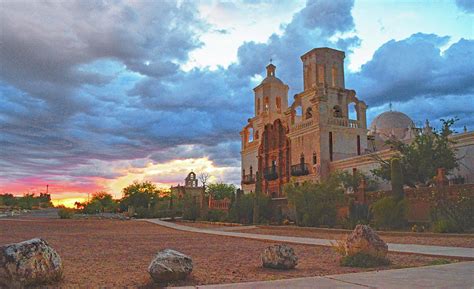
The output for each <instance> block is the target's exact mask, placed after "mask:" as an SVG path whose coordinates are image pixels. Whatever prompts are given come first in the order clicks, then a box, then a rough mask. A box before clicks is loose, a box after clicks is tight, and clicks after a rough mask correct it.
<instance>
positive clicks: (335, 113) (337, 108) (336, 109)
mask: <svg viewBox="0 0 474 289" xmlns="http://www.w3.org/2000/svg"><path fill="white" fill-rule="evenodd" d="M332 110H333V116H334V117H342V109H341V107H340V106H339V105H335V106H334V107H333V108H332Z"/></svg>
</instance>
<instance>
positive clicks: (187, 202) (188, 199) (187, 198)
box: [183, 194, 200, 221]
mask: <svg viewBox="0 0 474 289" xmlns="http://www.w3.org/2000/svg"><path fill="white" fill-rule="evenodd" d="M199 210H200V207H199V202H198V200H197V197H195V196H192V195H190V194H185V195H184V198H183V219H185V220H191V221H196V219H198V218H199Z"/></svg>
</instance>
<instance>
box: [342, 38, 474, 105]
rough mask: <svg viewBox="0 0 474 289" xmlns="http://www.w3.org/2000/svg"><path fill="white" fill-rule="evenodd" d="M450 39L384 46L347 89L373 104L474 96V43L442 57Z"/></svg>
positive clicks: (454, 46)
mask: <svg viewBox="0 0 474 289" xmlns="http://www.w3.org/2000/svg"><path fill="white" fill-rule="evenodd" d="M448 40H449V38H448V37H439V36H437V35H433V34H421V33H419V34H414V35H412V36H410V37H409V38H407V39H403V40H400V41H394V40H391V41H389V42H387V43H385V44H384V45H382V46H381V47H380V48H379V49H378V50H377V51H376V52H375V53H374V56H373V58H372V60H370V61H369V62H367V63H366V64H364V65H363V66H362V68H361V71H360V72H359V73H355V74H352V75H349V77H348V81H347V82H348V85H349V86H352V87H354V88H355V89H356V90H357V91H358V93H359V94H360V95H361V96H362V97H363V98H364V99H365V100H366V101H367V102H368V103H369V104H370V105H374V106H376V105H380V104H383V103H386V102H389V101H407V100H410V99H413V98H415V97H418V96H425V97H436V96H441V95H448V94H452V95H465V94H472V93H474V65H473V64H474V63H473V59H474V41H473V40H466V39H461V40H459V41H458V42H456V43H454V44H452V45H451V46H450V47H449V48H448V49H447V50H446V51H445V52H444V53H443V54H441V51H440V47H441V46H443V45H445V44H446V43H447V41H448Z"/></svg>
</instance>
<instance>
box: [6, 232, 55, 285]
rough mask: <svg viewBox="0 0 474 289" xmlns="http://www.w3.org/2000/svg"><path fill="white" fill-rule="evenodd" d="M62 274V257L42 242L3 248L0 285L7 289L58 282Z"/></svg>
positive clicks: (38, 240)
mask: <svg viewBox="0 0 474 289" xmlns="http://www.w3.org/2000/svg"><path fill="white" fill-rule="evenodd" d="M62 272H63V270H62V263H61V258H60V257H59V254H58V253H57V252H56V251H55V250H54V249H53V248H51V247H50V246H49V245H48V243H47V242H46V241H45V240H43V239H40V238H35V239H31V240H28V241H24V242H20V243H15V244H9V245H5V246H1V247H0V285H3V286H6V287H7V288H18V287H20V288H21V287H24V286H28V285H34V284H45V283H52V282H56V281H59V280H60V279H61V278H62ZM0 287H1V286H0Z"/></svg>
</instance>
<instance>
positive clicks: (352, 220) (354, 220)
mask: <svg viewBox="0 0 474 289" xmlns="http://www.w3.org/2000/svg"><path fill="white" fill-rule="evenodd" d="M370 220H371V214H370V210H369V206H368V205H367V204H358V203H355V202H354V200H353V199H351V200H350V202H349V216H348V218H347V220H346V221H345V223H344V225H345V226H346V227H347V228H348V229H354V228H355V226H357V225H358V224H364V225H367V224H369V222H370Z"/></svg>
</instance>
